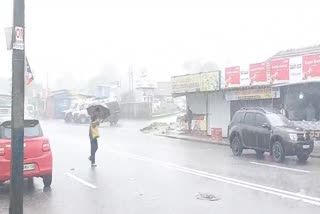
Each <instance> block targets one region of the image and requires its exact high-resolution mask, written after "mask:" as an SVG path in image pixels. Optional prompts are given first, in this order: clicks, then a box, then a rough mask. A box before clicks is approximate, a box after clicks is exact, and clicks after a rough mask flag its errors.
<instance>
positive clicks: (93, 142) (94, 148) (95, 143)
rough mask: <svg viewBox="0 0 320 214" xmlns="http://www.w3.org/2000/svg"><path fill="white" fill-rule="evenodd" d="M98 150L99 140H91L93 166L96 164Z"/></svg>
mask: <svg viewBox="0 0 320 214" xmlns="http://www.w3.org/2000/svg"><path fill="white" fill-rule="evenodd" d="M97 150H98V140H97V139H92V140H91V157H90V159H91V164H95V163H96V151H97Z"/></svg>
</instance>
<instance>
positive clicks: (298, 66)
mask: <svg viewBox="0 0 320 214" xmlns="http://www.w3.org/2000/svg"><path fill="white" fill-rule="evenodd" d="M289 80H290V83H296V82H300V81H302V56H297V57H291V58H290V70H289Z"/></svg>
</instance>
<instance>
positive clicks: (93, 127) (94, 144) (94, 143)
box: [89, 108, 100, 167]
mask: <svg viewBox="0 0 320 214" xmlns="http://www.w3.org/2000/svg"><path fill="white" fill-rule="evenodd" d="M99 112H100V109H99V108H97V109H96V110H95V111H94V112H93V114H92V116H91V123H90V127H89V137H90V148H91V149H90V150H91V151H90V157H89V160H90V161H91V167H96V166H97V165H96V152H97V150H98V138H99V137H100V135H99V128H98V126H99V120H98V115H99Z"/></svg>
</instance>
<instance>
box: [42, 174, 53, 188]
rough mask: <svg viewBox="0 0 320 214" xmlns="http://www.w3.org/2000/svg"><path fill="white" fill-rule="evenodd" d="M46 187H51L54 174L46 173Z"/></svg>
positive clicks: (44, 178)
mask: <svg viewBox="0 0 320 214" xmlns="http://www.w3.org/2000/svg"><path fill="white" fill-rule="evenodd" d="M42 180H43V185H44V187H50V186H51V183H52V175H45V176H43V177H42Z"/></svg>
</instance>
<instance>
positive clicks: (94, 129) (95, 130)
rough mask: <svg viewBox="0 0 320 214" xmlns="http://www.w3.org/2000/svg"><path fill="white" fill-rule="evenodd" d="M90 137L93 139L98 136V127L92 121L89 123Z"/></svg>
mask: <svg viewBox="0 0 320 214" xmlns="http://www.w3.org/2000/svg"><path fill="white" fill-rule="evenodd" d="M90 137H91V139H95V138H98V137H100V134H99V128H98V125H97V124H96V122H92V123H91V125H90Z"/></svg>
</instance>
